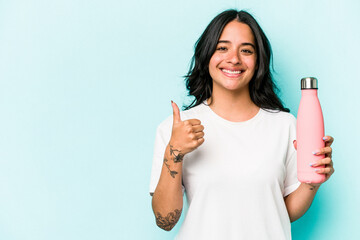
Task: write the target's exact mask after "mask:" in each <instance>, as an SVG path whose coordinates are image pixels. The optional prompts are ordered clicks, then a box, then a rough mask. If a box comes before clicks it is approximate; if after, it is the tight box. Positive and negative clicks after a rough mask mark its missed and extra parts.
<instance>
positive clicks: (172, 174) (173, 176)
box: [164, 158, 178, 178]
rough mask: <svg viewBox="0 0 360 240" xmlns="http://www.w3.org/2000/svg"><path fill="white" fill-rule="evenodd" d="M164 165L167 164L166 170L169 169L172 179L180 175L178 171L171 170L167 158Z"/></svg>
mask: <svg viewBox="0 0 360 240" xmlns="http://www.w3.org/2000/svg"><path fill="white" fill-rule="evenodd" d="M164 164H165V166H166V168H167V169H168V171H169V173H170V175H171V177H172V178H175V175H176V174H178V172H177V171H171V170H170V166H169V164H168V160H167V159H166V158H164Z"/></svg>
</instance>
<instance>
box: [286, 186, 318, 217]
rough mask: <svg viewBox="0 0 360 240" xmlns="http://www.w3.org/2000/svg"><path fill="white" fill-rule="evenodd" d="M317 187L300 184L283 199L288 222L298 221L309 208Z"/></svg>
mask: <svg viewBox="0 0 360 240" xmlns="http://www.w3.org/2000/svg"><path fill="white" fill-rule="evenodd" d="M318 189H319V186H316V185H309V184H306V183H301V185H300V186H299V187H298V188H297V189H296V190H295V191H294V192H292V193H291V194H290V195H288V196H287V197H285V204H286V208H287V211H288V213H289V217H290V221H291V222H294V221H296V220H297V219H299V218H300V217H301V216H302V215H304V214H305V212H306V211H307V210H308V209H309V208H310V206H311V203H312V201H313V200H314V197H315V195H316V192H317V190H318Z"/></svg>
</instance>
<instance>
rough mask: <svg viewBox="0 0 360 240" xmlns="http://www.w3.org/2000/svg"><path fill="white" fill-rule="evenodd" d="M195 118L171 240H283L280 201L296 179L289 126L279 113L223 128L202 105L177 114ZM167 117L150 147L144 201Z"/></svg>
mask: <svg viewBox="0 0 360 240" xmlns="http://www.w3.org/2000/svg"><path fill="white" fill-rule="evenodd" d="M191 118H197V119H199V120H201V123H202V125H204V127H205V129H204V133H205V136H204V139H205V142H204V143H203V144H202V145H201V146H200V147H199V148H197V149H196V150H195V151H193V152H191V153H188V154H187V155H185V157H184V160H183V185H184V189H185V193H186V197H187V200H188V204H189V207H188V211H187V214H186V216H185V219H184V222H183V223H182V226H181V228H180V230H179V233H178V235H177V237H176V239H178V240H192V239H194V240H202V239H206V240H211V239H214V240H219V239H226V240H232V239H236V240H240V239H246V240H249V239H250V240H251V239H256V240H262V239H266V240H270V239H274V240H283V239H284V240H285V239H286V240H288V239H291V225H290V219H289V216H288V212H287V210H286V206H285V202H284V197H285V196H287V195H289V194H290V193H291V192H293V191H294V190H296V188H297V187H298V186H299V185H300V183H299V182H298V180H297V174H296V151H295V149H294V146H293V140H295V139H296V132H295V131H296V119H295V117H294V116H293V115H291V114H289V113H286V112H278V111H266V110H264V109H260V111H259V112H258V113H257V115H255V116H254V117H253V118H252V119H250V120H248V121H245V122H230V121H227V120H225V119H223V118H221V117H220V116H218V115H217V114H215V113H214V112H213V111H212V110H211V108H210V107H209V106H207V105H205V104H200V105H198V106H196V107H194V108H191V109H190V110H187V111H184V112H181V119H182V120H186V119H191ZM171 129H172V116H170V117H169V118H167V119H166V120H165V121H164V122H162V123H161V124H160V125H159V127H158V129H157V134H156V139H155V148H154V158H153V166H152V173H151V181H150V193H152V192H154V191H155V188H156V186H157V183H158V181H159V178H160V173H161V168H162V164H163V158H164V152H165V148H166V145H167V144H168V142H169V140H170V137H171Z"/></svg>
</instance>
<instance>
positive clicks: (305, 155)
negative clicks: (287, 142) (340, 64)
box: [296, 77, 325, 183]
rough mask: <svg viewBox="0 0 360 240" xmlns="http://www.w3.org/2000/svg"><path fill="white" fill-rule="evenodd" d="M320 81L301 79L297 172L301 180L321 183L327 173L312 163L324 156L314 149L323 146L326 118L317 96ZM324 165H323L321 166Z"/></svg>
mask: <svg viewBox="0 0 360 240" xmlns="http://www.w3.org/2000/svg"><path fill="white" fill-rule="evenodd" d="M317 89H318V82H317V79H316V78H314V77H306V78H303V79H301V100H300V105H299V110H298V115H297V125H296V135H297V136H296V138H297V139H296V140H297V174H298V179H299V181H300V182H304V183H321V182H324V181H325V175H324V174H319V173H317V172H315V170H316V169H317V168H319V167H316V168H314V167H311V164H313V163H316V162H317V161H318V160H320V159H322V158H324V155H319V156H316V155H314V151H316V150H318V149H320V148H323V147H324V146H325V143H324V141H323V137H324V118H323V114H322V111H321V106H320V102H319V99H318V96H317ZM321 167H323V166H321Z"/></svg>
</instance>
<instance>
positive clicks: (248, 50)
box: [241, 48, 254, 55]
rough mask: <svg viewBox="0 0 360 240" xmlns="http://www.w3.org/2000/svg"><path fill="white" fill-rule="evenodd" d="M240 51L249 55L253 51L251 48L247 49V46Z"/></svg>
mask: <svg viewBox="0 0 360 240" xmlns="http://www.w3.org/2000/svg"><path fill="white" fill-rule="evenodd" d="M241 52H242V53H244V54H245V55H251V54H253V53H254V51H253V50H252V49H248V48H244V49H241Z"/></svg>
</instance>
